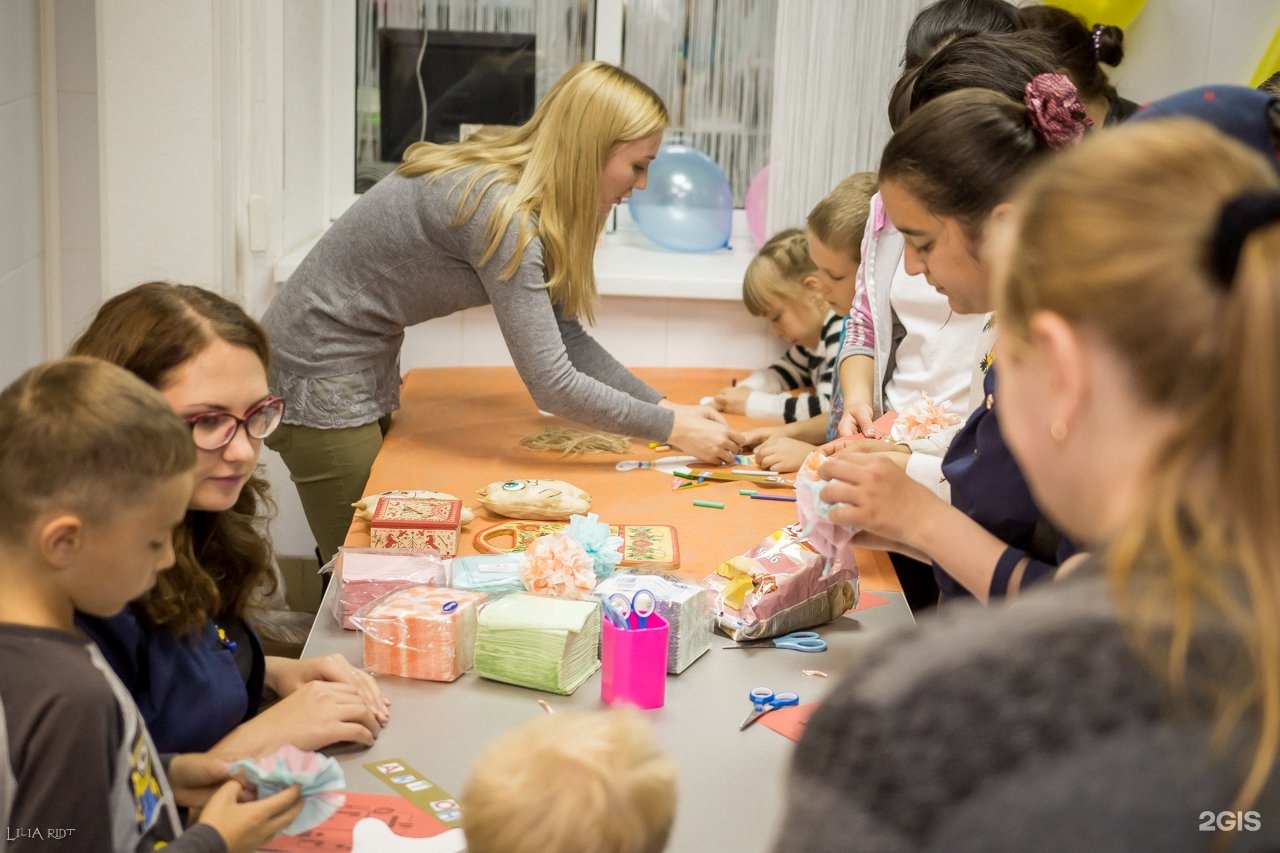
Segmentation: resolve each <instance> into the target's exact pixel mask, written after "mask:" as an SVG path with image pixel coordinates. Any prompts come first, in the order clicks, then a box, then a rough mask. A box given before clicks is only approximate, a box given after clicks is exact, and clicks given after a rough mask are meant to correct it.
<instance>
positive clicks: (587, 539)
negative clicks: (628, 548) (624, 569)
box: [565, 512, 622, 578]
mask: <svg viewBox="0 0 1280 853" xmlns="http://www.w3.org/2000/svg"><path fill="white" fill-rule="evenodd" d="M565 534H566V535H568V536H572V537H573V538H574V539H577V540H578V544H579V545H581V546H582V550H584V551H586V552H587V556H588V557H590V558H591V565H592V570H593V571H594V572H595V574H596V577H598V578H604V577H608V576H609V575H610V574H612V573H613V570H614V568H615V567H616V566H617V565H618V563H620V562H621V561H622V537H621V536H614V535H613V531H612V530H610V529H609V525H607V524H605V523H604V522H603V521H600V517H599V516H598V515H596V514H595V513H594V512H589V513H587V514H586V515H575V516H572V517H570V519H569V528H568V529H567V530H565Z"/></svg>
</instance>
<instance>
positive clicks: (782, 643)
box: [721, 631, 827, 652]
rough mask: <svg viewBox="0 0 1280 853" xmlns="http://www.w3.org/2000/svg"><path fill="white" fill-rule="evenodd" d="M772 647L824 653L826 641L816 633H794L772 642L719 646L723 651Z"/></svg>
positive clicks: (775, 638)
mask: <svg viewBox="0 0 1280 853" xmlns="http://www.w3.org/2000/svg"><path fill="white" fill-rule="evenodd" d="M771 644H772V646H773V648H775V649H790V650H791V651H793V652H825V651H826V650H827V641H826V640H824V639H822V638H821V637H819V636H818V634H817V632H816V631H795V632H793V633H790V634H786V635H784V636H781V637H774V638H773V639H772V640H760V641H759V642H755V643H739V644H738V645H736V646H721V648H725V649H752V648H756V647H757V646H764V647H768V646H769V645H771Z"/></svg>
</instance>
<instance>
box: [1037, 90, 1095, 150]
mask: <svg viewBox="0 0 1280 853" xmlns="http://www.w3.org/2000/svg"><path fill="white" fill-rule="evenodd" d="M1023 91H1024V92H1025V98H1024V100H1025V101H1026V104H1027V118H1028V119H1030V121H1031V128H1032V130H1034V131H1035V132H1036V135H1037V136H1039V137H1040V138H1041V139H1043V140H1044V144H1045V145H1047V146H1049V149H1050V150H1052V151H1057V150H1058V149H1060V148H1065V147H1066V146H1068V145H1071V144H1073V143H1076V142H1079V141H1080V137H1082V136H1084V130H1085V128H1086V127H1092V126H1093V119H1091V118H1089V116H1088V114H1087V113H1085V111H1084V104H1082V103H1080V98H1079V97H1078V96H1077V93H1076V87H1075V84H1074V83H1072V82H1071V80H1070V79H1068V78H1067V77H1065V76H1063V75H1062V74H1037V75H1036V76H1035V77H1032V78H1031V82H1029V83H1028V84H1027V85H1026V88H1025V89H1024V90H1023Z"/></svg>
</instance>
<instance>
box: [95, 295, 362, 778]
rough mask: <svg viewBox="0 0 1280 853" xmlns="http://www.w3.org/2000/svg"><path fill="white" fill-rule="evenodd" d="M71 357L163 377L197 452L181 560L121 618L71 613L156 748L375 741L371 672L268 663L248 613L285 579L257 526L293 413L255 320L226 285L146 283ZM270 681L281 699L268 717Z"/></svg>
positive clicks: (106, 314) (229, 752) (104, 315)
mask: <svg viewBox="0 0 1280 853" xmlns="http://www.w3.org/2000/svg"><path fill="white" fill-rule="evenodd" d="M71 352H72V354H75V355H92V356H97V357H99V358H103V359H105V360H107V361H110V362H113V363H115V364H118V365H120V366H122V367H125V368H128V369H129V370H131V371H133V372H134V373H135V374H137V375H138V376H139V377H141V378H142V379H144V380H145V381H146V382H148V383H150V384H151V385H153V386H155V388H157V389H158V390H159V391H160V393H161V394H162V395H164V397H165V399H167V400H168V401H169V404H170V405H171V406H173V409H174V411H176V412H177V413H178V415H179V416H180V417H181V418H183V420H185V421H186V423H187V424H188V425H189V426H190V427H191V437H192V440H193V441H194V442H195V445H196V447H197V448H198V451H199V452H198V453H197V461H196V469H195V478H196V486H195V491H194V493H193V495H192V497H191V503H190V506H189V507H188V511H187V515H186V519H185V521H184V523H183V524H182V525H181V526H180V527H179V528H178V529H177V530H176V531H175V543H174V544H175V549H174V550H175V552H176V557H177V561H176V564H175V566H174V568H173V569H172V570H171V571H167V572H162V573H161V574H160V576H159V579H158V581H157V583H156V585H155V587H153V588H152V590H151V591H150V592H149V593H147V595H145V596H144V597H143V598H141V599H139V600H137V601H135V602H133V603H131V604H130V605H129V607H127V608H126V609H125V610H124V612H122V613H121V614H119V615H118V616H115V617H113V618H110V619H99V618H94V617H88V616H78V617H77V622H78V623H79V624H80V626H81V627H82V628H83V629H84V631H85V632H86V633H87V634H89V636H90V637H92V638H93V640H94V641H95V642H96V643H97V644H98V646H99V647H100V648H101V650H102V652H103V653H104V655H105V656H106V658H107V660H108V661H110V663H111V665H112V667H113V668H114V669H115V671H116V672H117V674H118V675H119V676H120V678H121V680H122V681H124V683H125V684H126V686H128V687H129V690H130V692H131V693H132V694H133V697H134V699H135V701H136V702H137V704H138V707H139V709H140V710H141V711H142V714H143V716H144V717H145V718H146V722H147V727H148V729H150V731H151V734H152V737H153V738H154V739H155V742H156V746H157V747H158V748H159V750H160V751H161V752H165V753H167V752H193V751H195V752H201V751H209V752H214V753H217V754H220V755H226V756H227V757H234V758H239V757H243V756H245V755H261V754H263V753H266V752H270V751H272V750H274V749H275V748H276V747H279V746H281V745H283V744H285V743H289V744H292V745H294V746H297V747H299V748H301V749H318V748H320V747H322V746H326V745H328V744H331V743H335V742H338V741H356V742H359V743H363V744H366V745H369V744H372V743H373V740H374V738H375V737H376V736H377V734H378V732H379V731H380V729H381V726H382V724H383V723H385V722H386V721H387V703H386V701H385V700H384V699H383V697H382V695H381V693H380V692H379V691H378V688H377V686H376V685H375V684H374V682H373V679H372V678H370V677H369V676H368V675H367V674H366V673H364V672H361V671H359V670H356V669H355V668H353V667H352V666H351V664H350V663H348V662H347V661H346V660H345V659H344V658H342V657H341V656H340V655H331V656H328V657H324V658H314V659H309V660H303V661H298V660H291V659H288V658H280V657H266V656H265V655H264V654H263V651H262V646H261V644H260V643H259V642H258V638H257V637H256V636H255V635H254V633H253V629H252V628H251V627H250V626H249V624H248V622H247V620H246V610H247V608H248V606H249V603H250V598H251V597H252V595H253V593H254V592H255V591H259V590H267V591H269V590H270V589H271V588H273V586H274V583H275V576H274V573H273V569H272V556H271V547H270V544H269V543H268V541H267V540H266V539H265V538H264V536H263V529H262V528H263V524H262V522H263V520H264V517H265V515H266V513H267V512H268V511H270V510H271V509H272V504H271V500H270V497H269V496H268V494H267V483H266V481H265V480H263V479H262V478H260V477H258V476H257V475H256V470H257V465H258V454H259V453H260V452H261V450H262V439H264V438H266V437H267V436H268V435H270V434H271V433H272V432H273V431H274V430H275V429H276V427H278V426H279V425H280V421H281V418H282V417H283V415H284V408H285V402H284V400H282V399H280V398H279V397H273V396H271V395H270V394H269V392H268V390H267V364H268V352H269V347H268V343H267V337H266V333H265V332H263V330H262V328H261V326H259V325H258V324H257V323H256V322H255V321H254V320H252V319H251V318H250V317H249V316H248V315H247V314H245V313H244V311H243V310H242V309H241V308H240V307H239V306H238V305H236V304H235V303H233V302H230V301H229V300H227V299H224V298H223V297H221V296H218V295H217V294H214V293H210V292H209V291H206V290H202V289H200V288H198V287H191V286H186V285H176V284H167V283H163V282H151V283H148V284H142V285H139V286H138V287H135V288H133V289H132V290H129V291H126V292H124V293H121V294H119V295H117V296H115V297H113V298H112V299H110V300H108V301H107V302H106V303H105V304H104V305H103V306H102V308H101V309H100V310H99V311H98V314H97V316H96V317H95V318H94V320H93V322H92V323H91V324H90V326H89V328H88V330H87V331H85V333H84V334H83V335H82V336H81V337H80V339H79V340H77V341H76V342H75V343H74V344H73V345H72V348H71ZM264 686H265V687H266V688H268V689H270V691H271V692H273V693H274V694H276V695H277V696H280V697H281V701H279V702H278V703H276V704H274V705H272V706H271V707H270V708H269V709H267V710H266V711H264V712H263V713H261V714H259V713H258V708H259V705H260V704H261V701H262V696H263V692H264Z"/></svg>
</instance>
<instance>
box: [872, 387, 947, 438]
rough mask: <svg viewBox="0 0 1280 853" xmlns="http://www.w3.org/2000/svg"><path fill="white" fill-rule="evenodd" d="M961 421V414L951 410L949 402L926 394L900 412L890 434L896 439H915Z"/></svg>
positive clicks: (927, 435)
mask: <svg viewBox="0 0 1280 853" xmlns="http://www.w3.org/2000/svg"><path fill="white" fill-rule="evenodd" d="M960 421H961V418H960V416H959V415H957V414H956V413H955V412H953V411H951V410H950V407H949V406H948V405H947V403H945V402H943V403H937V402H934V401H933V400H931V399H929V395H928V394H924V395H922V396H921V397H920V399H919V400H916V401H915V402H914V403H912V404H911V405H910V406H907V407H906V408H905V409H904V410H902V412H900V413H899V414H898V417H897V418H896V419H895V420H894V422H893V427H892V429H891V430H890V432H889V434H890V435H891V436H893V440H894V441H913V440H915V439H920V438H927V437H929V436H931V435H934V434H935V433H939V432H942V431H943V430H945V429H950V428H951V427H953V426H956V425H958V424H959V423H960Z"/></svg>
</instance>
